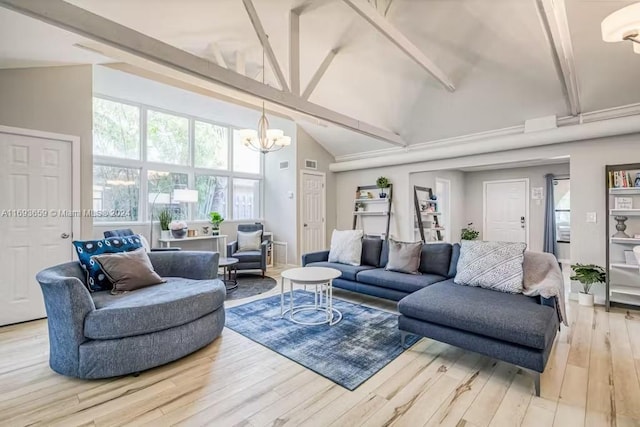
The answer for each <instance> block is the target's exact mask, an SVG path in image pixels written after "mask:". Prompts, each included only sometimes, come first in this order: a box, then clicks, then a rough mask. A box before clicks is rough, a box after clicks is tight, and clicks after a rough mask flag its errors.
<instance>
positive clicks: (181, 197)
mask: <svg viewBox="0 0 640 427" xmlns="http://www.w3.org/2000/svg"><path fill="white" fill-rule="evenodd" d="M172 199H173V201H174V202H178V203H196V202H197V201H198V192H197V191H196V190H188V189H184V188H180V189H175V190H173V197H172Z"/></svg>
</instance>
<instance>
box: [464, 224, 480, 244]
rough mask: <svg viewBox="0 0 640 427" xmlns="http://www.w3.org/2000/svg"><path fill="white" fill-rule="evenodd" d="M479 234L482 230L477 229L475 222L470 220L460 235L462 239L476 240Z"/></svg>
mask: <svg viewBox="0 0 640 427" xmlns="http://www.w3.org/2000/svg"><path fill="white" fill-rule="evenodd" d="M479 235H480V232H479V231H478V230H476V229H475V228H473V223H472V222H470V223H469V224H467V226H466V227H465V228H463V229H462V233H461V235H460V239H461V240H476V239H477V238H478V236H479Z"/></svg>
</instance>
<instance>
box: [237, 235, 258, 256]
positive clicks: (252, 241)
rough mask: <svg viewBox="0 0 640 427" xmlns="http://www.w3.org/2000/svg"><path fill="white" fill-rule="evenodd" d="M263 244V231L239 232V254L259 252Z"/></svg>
mask: <svg viewBox="0 0 640 427" xmlns="http://www.w3.org/2000/svg"><path fill="white" fill-rule="evenodd" d="M261 244H262V230H256V231H238V252H248V251H259V250H260V245H261Z"/></svg>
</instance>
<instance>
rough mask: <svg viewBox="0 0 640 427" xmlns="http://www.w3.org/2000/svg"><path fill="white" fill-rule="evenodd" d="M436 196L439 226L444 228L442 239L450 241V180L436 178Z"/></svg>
mask: <svg viewBox="0 0 640 427" xmlns="http://www.w3.org/2000/svg"><path fill="white" fill-rule="evenodd" d="M436 196H437V197H438V211H439V212H440V213H441V215H440V218H439V223H440V226H441V227H443V228H444V230H443V231H442V232H441V233H442V239H443V241H445V242H450V241H451V181H450V180H448V179H444V178H436Z"/></svg>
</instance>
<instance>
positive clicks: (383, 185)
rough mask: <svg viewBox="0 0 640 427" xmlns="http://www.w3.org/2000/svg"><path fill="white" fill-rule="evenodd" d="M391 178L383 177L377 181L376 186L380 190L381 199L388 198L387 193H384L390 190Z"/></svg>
mask: <svg viewBox="0 0 640 427" xmlns="http://www.w3.org/2000/svg"><path fill="white" fill-rule="evenodd" d="M389 184H390V182H389V178H386V177H384V176H381V177H380V178H378V179H377V180H376V186H377V187H378V188H379V189H380V194H379V196H380V198H381V199H385V198H386V197H387V193H385V192H384V190H386V189H387V188H389Z"/></svg>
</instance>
